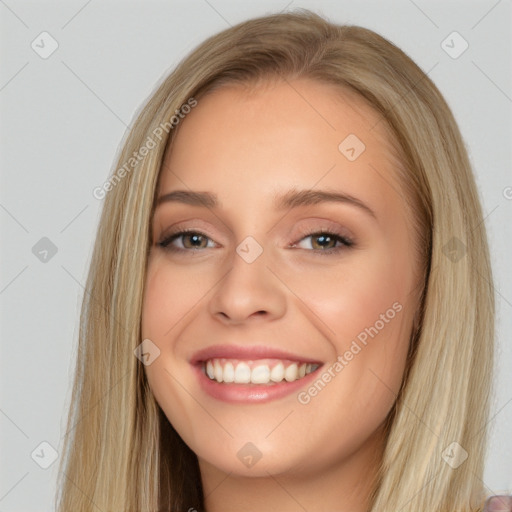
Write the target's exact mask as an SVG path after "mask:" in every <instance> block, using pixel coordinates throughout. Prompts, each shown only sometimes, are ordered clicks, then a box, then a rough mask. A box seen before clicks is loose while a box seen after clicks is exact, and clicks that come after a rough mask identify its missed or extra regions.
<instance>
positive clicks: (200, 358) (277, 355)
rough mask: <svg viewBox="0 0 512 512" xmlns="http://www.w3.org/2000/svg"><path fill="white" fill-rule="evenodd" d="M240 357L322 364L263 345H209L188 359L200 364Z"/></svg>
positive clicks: (251, 359)
mask: <svg viewBox="0 0 512 512" xmlns="http://www.w3.org/2000/svg"><path fill="white" fill-rule="evenodd" d="M220 358H225V359H242V360H249V361H254V360H257V359H289V360H291V361H297V362H300V363H312V364H322V362H321V361H318V360H317V359H311V358H309V357H304V356H301V355H298V354H293V353H291V352H287V351H285V350H280V349H276V348H272V347H265V346H263V345H252V346H246V345H211V346H209V347H206V348H203V349H201V350H198V351H197V352H195V353H194V354H193V356H192V358H191V360H190V362H191V363H192V364H200V363H204V362H205V361H208V360H209V359H220Z"/></svg>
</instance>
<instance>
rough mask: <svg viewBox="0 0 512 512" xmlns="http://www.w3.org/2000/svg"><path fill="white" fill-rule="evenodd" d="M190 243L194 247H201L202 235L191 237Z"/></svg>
mask: <svg viewBox="0 0 512 512" xmlns="http://www.w3.org/2000/svg"><path fill="white" fill-rule="evenodd" d="M189 241H190V243H191V245H193V246H194V247H201V245H202V236H201V235H189Z"/></svg>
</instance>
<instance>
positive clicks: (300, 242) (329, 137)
mask: <svg viewBox="0 0 512 512" xmlns="http://www.w3.org/2000/svg"><path fill="white" fill-rule="evenodd" d="M399 165H400V162H399V161H398V159H397V158H396V157H395V156H394V152H393V150H392V144H391V139H390V135H389V134H388V133H387V131H386V128H385V123H384V122H383V121H382V120H380V118H379V116H378V115H377V114H376V113H375V112H373V111H372V109H370V108H369V107H368V106H366V105H364V104H363V103H362V102H361V100H360V99H358V97H357V96H355V95H354V94H352V93H350V92H345V93H343V94H341V91H340V90H339V89H338V88H334V87H333V86H330V85H326V84H321V83H318V82H315V81H311V80H305V79H301V80H295V81H291V82H289V83H284V82H279V83H268V84H266V85H265V86H258V87H254V88H252V89H248V88H246V87H245V88H244V87H242V86H240V85H236V86H235V85H233V86H224V87H222V88H219V89H217V90H215V91H214V92H211V93H210V94H208V95H206V96H205V97H203V98H201V99H200V100H199V101H198V105H197V107H195V109H194V110H193V111H192V112H191V113H190V114H188V115H187V117H186V119H185V120H184V121H182V124H181V125H180V127H179V132H178V134H177V136H176V139H175V140H174V143H173V145H172V147H171V150H170V151H168V152H167V154H166V157H165V159H164V165H163V168H162V174H161V177H160V183H159V189H158V193H157V197H158V198H159V199H158V203H157V206H156V210H155V214H154V218H153V220H152V237H153V245H152V247H151V251H150V256H149V261H148V268H147V281H146V286H145V294H144V304H143V315H142V334H143V339H149V340H151V341H150V343H151V344H152V345H151V346H155V345H156V347H158V349H159V351H160V354H159V356H158V357H156V359H155V360H154V361H153V362H152V363H151V364H150V365H147V366H146V367H145V371H146V375H147V378H148V381H149V384H150V387H151V389H152V391H153V393H154V396H155V398H156V400H157V401H158V403H159V405H160V406H161V408H162V410H163V411H164V413H165V414H166V416H167V418H168V419H169V421H170V422H171V423H172V425H173V426H174V428H175V429H176V431H177V432H178V433H179V434H180V436H181V437H182V438H183V440H184V441H185V442H186V443H187V444H188V446H189V447H190V448H191V449H192V450H193V451H194V452H195V453H196V454H197V456H198V458H199V462H200V467H201V469H202V471H203V472H208V471H214V470H217V471H222V472H226V473H228V472H230V473H231V474H232V475H237V474H238V475H250V476H265V475H267V474H268V473H271V474H282V475H284V474H299V473H301V474H302V473H308V472H315V473H317V474H318V472H319V471H323V470H325V468H336V467H342V466H343V465H344V464H347V463H348V461H349V460H353V459H354V458H357V457H356V456H357V454H363V453H365V451H366V452H367V453H371V457H374V454H375V449H376V448H377V447H378V446H381V445H382V430H383V429H382V425H383V422H384V420H385V418H386V416H387V414H388V413H389V411H390V409H391V407H392V405H393V403H394V401H395V397H396V393H397V392H398V390H399V387H400V384H401V382H402V377H403V372H404V368H405V360H406V355H407V350H408V346H409V338H410V332H411V326H412V319H413V316H414V313H415V311H416V309H417V307H418V296H419V289H418V278H417V276H418V269H419V261H418V255H417V254H416V253H415V251H414V247H415V245H414V241H415V237H414V232H413V229H412V219H411V216H410V214H409V213H408V211H407V207H406V204H405V202H404V198H403V195H402V193H401V192H400V191H401V188H400V183H399V182H398V180H397V176H396V174H397V173H396V169H397V167H398V166H399ZM146 343H148V342H146ZM369 447H370V448H371V449H369ZM372 460H373V459H372Z"/></svg>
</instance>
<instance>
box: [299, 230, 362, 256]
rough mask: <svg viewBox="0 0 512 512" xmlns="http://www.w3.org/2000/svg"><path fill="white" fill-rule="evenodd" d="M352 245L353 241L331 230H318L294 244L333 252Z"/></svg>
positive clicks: (304, 247)
mask: <svg viewBox="0 0 512 512" xmlns="http://www.w3.org/2000/svg"><path fill="white" fill-rule="evenodd" d="M308 239H309V240H308ZM352 245H353V242H352V241H351V240H349V239H348V238H346V237H344V236H342V235H339V234H337V233H331V232H329V231H318V232H313V233H309V234H307V235H305V236H303V238H301V239H300V240H299V242H297V243H295V244H293V245H292V247H298V248H300V249H312V250H313V251H317V252H322V253H332V252H336V251H339V250H341V249H343V248H344V247H350V246H352Z"/></svg>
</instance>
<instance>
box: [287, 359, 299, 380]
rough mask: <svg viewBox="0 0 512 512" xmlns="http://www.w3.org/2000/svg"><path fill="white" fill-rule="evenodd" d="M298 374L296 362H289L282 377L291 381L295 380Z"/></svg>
mask: <svg viewBox="0 0 512 512" xmlns="http://www.w3.org/2000/svg"><path fill="white" fill-rule="evenodd" d="M298 375H299V368H298V367H297V363H293V364H291V365H290V366H288V368H286V370H285V371H284V378H285V379H286V380H287V381H288V382H293V381H294V380H297V377H298Z"/></svg>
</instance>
